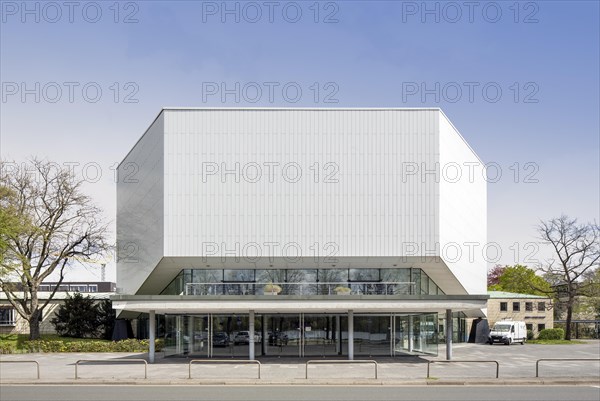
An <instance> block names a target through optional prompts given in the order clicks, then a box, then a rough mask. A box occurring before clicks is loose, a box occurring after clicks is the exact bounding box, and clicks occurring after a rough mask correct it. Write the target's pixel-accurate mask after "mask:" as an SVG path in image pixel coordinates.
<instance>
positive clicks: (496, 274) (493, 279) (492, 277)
mask: <svg viewBox="0 0 600 401" xmlns="http://www.w3.org/2000/svg"><path fill="white" fill-rule="evenodd" d="M505 268H506V266H502V265H496V266H494V267H492V270H490V271H488V276H487V285H488V287H491V286H492V285H497V284H500V276H501V275H502V273H503V272H504V269H505Z"/></svg>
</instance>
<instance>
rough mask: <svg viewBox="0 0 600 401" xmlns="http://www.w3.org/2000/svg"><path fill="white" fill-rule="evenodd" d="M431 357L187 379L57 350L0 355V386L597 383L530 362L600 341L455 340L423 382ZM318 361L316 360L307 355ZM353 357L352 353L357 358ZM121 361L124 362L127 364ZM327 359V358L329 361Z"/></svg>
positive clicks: (179, 364) (236, 368) (584, 373)
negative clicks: (450, 355) (449, 358)
mask: <svg viewBox="0 0 600 401" xmlns="http://www.w3.org/2000/svg"><path fill="white" fill-rule="evenodd" d="M438 355H439V356H438V357H416V356H407V357H398V358H394V359H392V358H368V357H365V358H359V359H363V360H364V359H368V360H375V361H377V363H378V364H377V379H375V364H372V363H361V364H358V363H357V364H348V363H343V364H314V365H313V364H311V365H309V367H308V379H306V378H305V376H306V361H308V360H309V359H302V360H300V359H296V358H294V359H292V358H289V359H285V358H276V357H269V358H260V359H259V361H260V363H261V365H260V376H261V378H260V379H258V369H259V367H258V364H256V363H248V361H242V360H239V361H234V360H230V361H231V363H224V364H218V363H216V362H214V361H213V362H211V361H210V360H203V361H205V362H201V363H194V364H193V365H192V367H191V373H192V379H189V378H188V375H189V370H190V365H189V359H186V358H159V359H157V361H156V363H155V364H148V365H147V379H144V370H145V369H144V367H145V365H144V363H143V362H140V361H133V360H132V359H138V358H142V359H146V355H145V354H139V353H63V354H14V355H0V361H2V362H3V363H0V382H1V383H2V384H12V383H19V384H23V383H28V384H49V383H52V384H65V383H77V384H260V385H268V384H280V385H281V384H290V385H302V384H336V385H352V384H371V385H372V384H381V385H392V384H393V385H423V384H432V385H442V384H454V385H455V384H496V385H497V384H523V385H527V384H538V385H539V384H565V383H569V384H578V383H581V384H593V385H600V362H595V361H581V362H577V361H560V362H551V361H547V362H543V363H541V364H540V378H536V377H535V362H536V360H538V359H540V358H600V342H598V341H590V342H587V343H586V344H581V345H564V346H562V345H525V346H520V345H513V346H508V347H507V346H500V345H496V346H489V345H476V344H459V345H457V346H456V347H455V348H454V360H455V361H456V362H453V363H432V364H431V365H430V370H431V371H430V375H431V379H430V380H427V379H426V376H427V362H428V360H432V361H435V360H439V361H442V360H444V355H445V351H444V349H443V347H440V349H439V354H438ZM86 359H87V360H101V361H107V363H93V364H87V363H81V364H80V365H79V366H78V369H77V370H78V372H77V373H78V379H77V380H76V379H75V363H76V362H77V361H78V360H86ZM310 359H314V360H320V361H324V360H325V359H322V358H310ZM357 359H358V358H357ZM27 360H36V361H37V362H38V363H39V366H40V379H39V380H38V379H37V378H36V365H35V364H34V363H4V362H8V361H27ZM459 360H496V361H498V363H499V364H500V369H499V379H496V378H495V374H496V365H495V363H493V362H492V363H460V362H458V361H459ZM127 361H129V362H127ZM332 362H334V361H333V360H332Z"/></svg>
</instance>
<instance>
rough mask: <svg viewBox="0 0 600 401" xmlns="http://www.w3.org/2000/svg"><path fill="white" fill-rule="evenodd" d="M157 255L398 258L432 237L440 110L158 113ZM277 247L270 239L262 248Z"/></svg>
mask: <svg viewBox="0 0 600 401" xmlns="http://www.w3.org/2000/svg"><path fill="white" fill-rule="evenodd" d="M164 115H165V256H183V257H185V256H221V255H223V254H228V255H229V256H231V255H232V254H237V255H240V256H242V257H244V256H247V255H251V256H253V255H255V254H257V253H260V254H261V255H262V256H269V255H270V254H273V255H274V256H286V254H284V251H283V250H284V248H285V247H287V250H288V255H289V254H290V253H291V254H293V253H297V252H301V254H302V255H303V256H308V257H310V256H314V255H315V252H316V253H317V255H318V256H327V255H330V254H331V253H332V251H333V250H334V249H335V255H336V256H361V257H365V256H366V257H371V256H373V257H375V256H401V255H403V254H404V244H405V243H417V244H424V245H425V247H427V248H428V249H433V248H434V247H435V243H436V242H438V241H439V238H438V236H437V230H438V206H437V197H438V186H437V184H436V183H435V181H433V180H430V181H426V182H422V181H420V180H408V179H406V177H404V175H405V174H406V170H405V168H406V166H407V164H414V165H417V166H420V165H422V164H426V165H433V164H434V163H435V161H436V160H437V157H438V153H439V149H438V132H439V128H438V121H439V118H438V115H439V111H438V110H326V109H325V110H252V109H250V110H166V111H165V112H164ZM270 243H274V244H275V245H269V244H270Z"/></svg>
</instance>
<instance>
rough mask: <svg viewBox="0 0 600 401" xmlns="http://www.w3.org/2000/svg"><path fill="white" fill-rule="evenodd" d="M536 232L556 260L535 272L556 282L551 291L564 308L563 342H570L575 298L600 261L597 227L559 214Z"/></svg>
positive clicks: (583, 288) (583, 293) (599, 228)
mask: <svg viewBox="0 0 600 401" xmlns="http://www.w3.org/2000/svg"><path fill="white" fill-rule="evenodd" d="M538 233H539V235H540V238H541V240H542V241H544V242H545V243H547V244H549V245H551V246H552V247H553V249H554V252H555V254H556V257H557V259H553V260H550V261H548V263H547V264H545V265H543V266H540V268H539V270H540V271H542V272H544V274H546V275H547V276H549V277H555V278H557V280H558V281H557V282H555V283H554V284H555V289H556V290H557V292H560V293H561V294H560V298H561V299H564V300H565V301H564V302H565V305H566V309H567V318H566V324H565V326H566V327H565V328H566V330H565V340H570V339H571V320H572V317H573V307H574V306H575V303H576V300H577V297H578V296H582V295H583V296H585V295H586V291H587V290H588V289H589V288H588V287H590V286H589V285H586V284H585V283H584V282H583V279H584V278H585V277H586V275H587V274H589V273H590V272H592V271H594V270H596V269H597V268H598V264H599V261H600V227H599V226H598V224H596V223H587V224H578V223H577V219H572V218H569V217H568V216H565V215H562V216H560V217H558V218H553V219H551V220H548V221H542V222H541V223H540V224H539V226H538ZM592 286H593V284H592Z"/></svg>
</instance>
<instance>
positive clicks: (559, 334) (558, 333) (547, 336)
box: [538, 328, 565, 340]
mask: <svg viewBox="0 0 600 401" xmlns="http://www.w3.org/2000/svg"><path fill="white" fill-rule="evenodd" d="M563 338H565V331H564V330H563V329H560V328H559V329H544V330H542V331H540V334H538V340H562V339H563Z"/></svg>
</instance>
